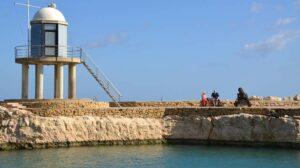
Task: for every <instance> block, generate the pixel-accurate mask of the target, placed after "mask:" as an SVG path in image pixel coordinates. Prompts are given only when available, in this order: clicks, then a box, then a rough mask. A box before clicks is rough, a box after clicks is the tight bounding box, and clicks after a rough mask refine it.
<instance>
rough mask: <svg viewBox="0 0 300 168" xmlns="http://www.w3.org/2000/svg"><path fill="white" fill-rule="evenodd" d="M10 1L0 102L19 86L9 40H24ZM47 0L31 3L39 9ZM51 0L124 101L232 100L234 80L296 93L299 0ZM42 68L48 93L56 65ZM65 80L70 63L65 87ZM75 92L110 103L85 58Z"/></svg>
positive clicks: (258, 90) (22, 17)
mask: <svg viewBox="0 0 300 168" xmlns="http://www.w3.org/2000/svg"><path fill="white" fill-rule="evenodd" d="M16 1H17V2H25V0H16ZM13 2H14V1H13V0H1V2H0V16H1V20H0V25H1V28H0V30H1V31H0V63H1V65H0V77H1V78H0V79H1V80H0V99H8V98H19V97H20V92H21V91H20V90H21V89H20V88H21V86H20V84H21V82H20V81H21V66H20V65H19V64H15V63H14V47H15V46H17V45H24V44H26V31H27V30H26V9H25V8H24V7H20V6H14V5H13ZM49 2H51V1H50V0H31V3H32V4H34V5H37V6H46V5H48V3H49ZM55 2H56V4H57V8H58V9H59V10H60V11H61V12H62V13H63V14H64V15H65V17H66V19H67V21H68V22H69V45H72V46H80V47H83V48H84V49H85V50H86V51H87V52H88V53H89V54H90V55H91V56H92V57H93V58H94V59H95V60H96V62H97V64H98V65H99V66H100V67H101V68H102V70H103V71H104V72H105V73H106V75H107V76H108V77H109V78H110V79H111V81H112V82H113V83H114V84H115V85H116V86H117V88H119V90H120V91H121V92H122V94H123V98H122V100H132V101H138V100H139V101H141V100H160V99H161V98H163V100H194V99H199V97H200V93H201V91H202V90H205V91H206V92H208V93H210V92H211V90H213V89H216V90H218V91H219V92H220V95H221V98H230V99H232V98H234V97H235V95H236V90H237V88H238V87H239V86H242V87H244V89H245V90H246V91H247V92H248V94H249V95H261V96H266V95H277V96H290V95H295V94H296V93H300V75H299V74H300V55H299V54H300V0H272V1H270V0H257V1H253V0H241V1H238V0H148V1H146V0H142V1H141V0H126V1H124V0H109V1H104V0H85V1H83V0H81V1H79V0H76V1H75V0H56V1H55ZM35 12H36V9H32V11H31V17H32V16H33V14H34V13H35ZM44 73H45V76H44V79H45V81H44V83H45V86H44V88H45V91H44V92H45V97H46V98H51V97H53V67H50V66H49V67H45V69H44ZM66 79H67V67H66V68H65V86H66V85H67V80H66ZM30 96H31V97H33V96H34V67H33V66H32V67H30ZM65 96H67V88H66V87H65ZM78 97H80V98H93V97H97V98H98V99H99V100H108V98H107V96H106V95H105V94H104V92H103V91H102V90H101V89H100V88H99V87H98V85H97V83H96V82H95V81H94V80H93V78H92V77H91V76H90V75H89V74H88V72H87V70H86V69H84V67H83V66H82V65H80V66H78Z"/></svg>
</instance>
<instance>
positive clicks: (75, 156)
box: [0, 145, 300, 168]
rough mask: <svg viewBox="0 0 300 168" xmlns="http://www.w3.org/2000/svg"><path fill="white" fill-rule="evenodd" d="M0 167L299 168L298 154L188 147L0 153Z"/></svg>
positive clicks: (101, 148)
mask: <svg viewBox="0 0 300 168" xmlns="http://www.w3.org/2000/svg"><path fill="white" fill-rule="evenodd" d="M0 167H5V168H14V167H37V168H47V167H51V168H55V167H110V168H113V167H142V168H143V167H164V168H169V167H170V168H171V167H172V168H173V167H204V168H209V167H228V168H247V167H257V168H278V167H282V168H289V167H299V168H300V150H284V149H270V148H238V147H211V146H189V145H173V146H171V145H149V146H147V145H145V146H108V147H104V146H100V147H77V148H64V149H62V148H61V149H47V150H34V151H12V152H0Z"/></svg>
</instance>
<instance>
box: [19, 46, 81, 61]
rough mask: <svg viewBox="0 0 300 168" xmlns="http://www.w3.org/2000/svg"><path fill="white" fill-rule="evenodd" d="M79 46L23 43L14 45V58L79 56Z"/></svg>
mask: <svg viewBox="0 0 300 168" xmlns="http://www.w3.org/2000/svg"><path fill="white" fill-rule="evenodd" d="M81 54H82V49H81V48H80V47H73V46H62V45H29V46H28V45H23V46H17V47H15V59H19V58H38V57H70V58H81Z"/></svg>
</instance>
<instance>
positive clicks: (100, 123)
mask: <svg viewBox="0 0 300 168" xmlns="http://www.w3.org/2000/svg"><path fill="white" fill-rule="evenodd" d="M299 122H300V121H299V120H297V119H293V118H290V117H288V116H286V117H280V118H273V117H267V116H263V115H251V114H243V113H241V114H233V115H220V116H215V117H207V116H200V115H188V116H179V115H166V116H164V117H163V118H139V117H136V118H135V117H131V118H130V117H97V116H73V117H63V116H56V117H41V116H38V115H34V114H32V113H30V112H26V111H18V110H13V111H10V110H7V109H5V108H2V107H0V149H1V148H2V146H5V145H6V144H16V146H19V145H20V144H30V147H31V148H39V147H41V144H66V146H67V144H69V143H77V144H79V145H80V144H81V143H82V144H84V143H85V142H106V141H121V142H127V141H149V140H162V141H163V140H173V139H180V140H201V141H211V140H214V141H237V142H239V141H241V142H244V141H245V142H263V143H269V142H275V143H276V142H283V143H294V144H299V143H300V131H299ZM44 147H47V146H44Z"/></svg>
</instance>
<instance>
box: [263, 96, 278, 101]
mask: <svg viewBox="0 0 300 168" xmlns="http://www.w3.org/2000/svg"><path fill="white" fill-rule="evenodd" d="M263 100H270V101H282V98H281V97H277V96H267V97H264V99H263Z"/></svg>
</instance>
